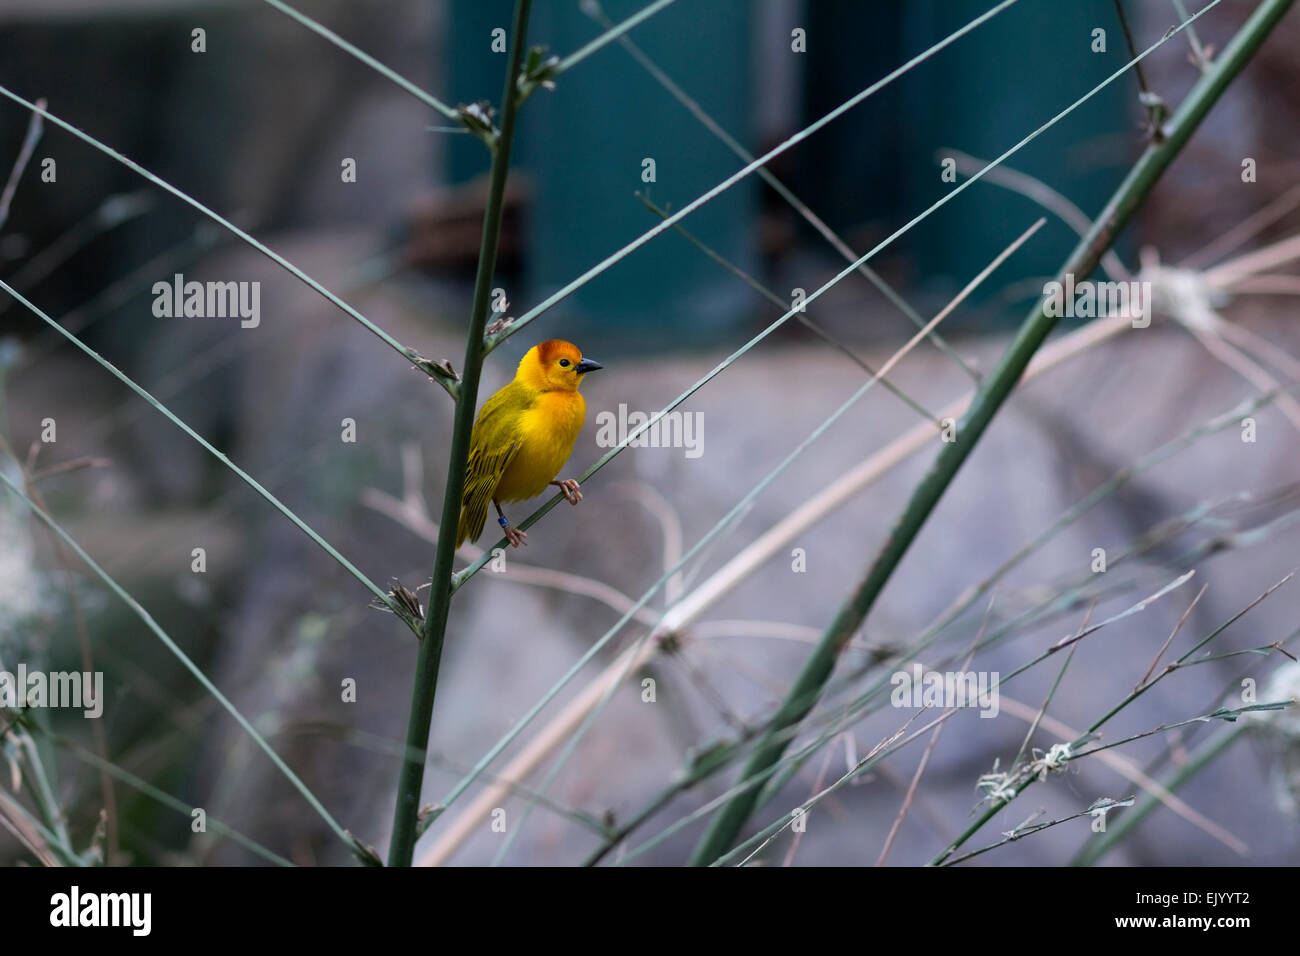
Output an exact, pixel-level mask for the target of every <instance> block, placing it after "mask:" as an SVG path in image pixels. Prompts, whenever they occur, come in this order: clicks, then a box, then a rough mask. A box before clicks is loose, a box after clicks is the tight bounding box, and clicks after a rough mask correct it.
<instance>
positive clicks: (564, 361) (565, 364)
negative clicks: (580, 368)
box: [560, 359, 569, 368]
mask: <svg viewBox="0 0 1300 956" xmlns="http://www.w3.org/2000/svg"><path fill="white" fill-rule="evenodd" d="M568 367H569V360H568V359H560V368H568Z"/></svg>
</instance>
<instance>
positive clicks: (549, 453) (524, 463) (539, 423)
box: [496, 391, 587, 501]
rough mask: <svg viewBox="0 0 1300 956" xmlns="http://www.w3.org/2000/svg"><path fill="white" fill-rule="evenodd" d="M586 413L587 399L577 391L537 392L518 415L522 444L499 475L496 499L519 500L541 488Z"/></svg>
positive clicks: (551, 476)
mask: <svg viewBox="0 0 1300 956" xmlns="http://www.w3.org/2000/svg"><path fill="white" fill-rule="evenodd" d="M586 415H587V403H586V401H584V400H583V397H582V395H581V394H580V393H578V392H565V391H553V392H542V393H541V394H540V395H538V396H537V400H536V401H535V402H534V403H533V405H532V407H531V408H529V409H528V410H527V411H526V412H524V413H523V415H522V417H521V419H520V423H519V435H520V436H521V439H522V444H521V445H520V447H519V451H518V452H516V454H515V456H514V458H513V459H511V462H510V465H509V467H507V468H506V471H505V474H504V475H502V476H501V483H500V484H499V485H497V494H496V497H497V500H498V501H523V500H524V499H526V498H535V497H537V496H538V495H540V494H541V493H542V492H544V491H545V490H546V486H547V485H548V484H550V482H552V481H554V480H555V477H556V476H557V475H558V474H559V473H560V469H561V468H563V467H564V463H565V462H566V461H568V460H569V455H571V454H572V453H573V444H574V442H576V441H577V440H578V432H580V431H582V423H583V420H584V419H585V418H586Z"/></svg>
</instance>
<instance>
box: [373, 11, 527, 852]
mask: <svg viewBox="0 0 1300 956" xmlns="http://www.w3.org/2000/svg"><path fill="white" fill-rule="evenodd" d="M530 5H531V0H517V3H516V4H515V22H514V32H513V34H512V36H511V50H510V63H509V65H508V66H507V67H506V80H505V88H504V90H503V91H502V93H501V131H500V133H498V134H497V135H496V137H495V138H494V140H493V143H492V181H491V186H490V188H489V192H488V202H487V210H486V211H485V212H484V213H483V239H482V244H481V245H480V247H479V255H478V274H477V276H476V277H475V280H474V307H473V311H472V313H471V314H470V322H469V333H468V335H467V337H466V340H465V363H464V365H463V366H462V368H463V370H464V371H463V372H462V373H461V385H460V396H459V398H458V399H457V402H456V417H455V422H454V424H453V426H452V434H451V453H450V457H449V460H448V462H447V490H446V492H445V493H444V494H443V497H442V521H441V523H440V524H439V526H438V527H439V528H440V529H441V530H440V531H439V533H438V546H437V549H436V551H435V552H434V559H433V584H432V586H431V588H430V590H429V610H428V612H427V613H426V614H425V618H424V635H423V640H421V641H420V651H419V657H418V658H417V660H416V665H415V687H414V689H413V690H412V691H411V716H410V720H409V722H408V723H407V727H406V758H405V760H403V762H402V772H401V775H400V776H399V778H398V781H397V806H396V807H395V808H394V809H393V837H392V841H391V843H390V844H389V847H388V865H389V866H410V865H411V856H412V854H413V852H414V850H415V838H416V825H417V820H416V817H417V814H418V813H419V808H420V790H421V788H422V787H423V784H424V764H425V754H426V752H427V750H428V746H429V724H430V721H431V720H432V719H433V698H434V692H435V691H436V690H437V686H438V665H439V663H440V662H441V660H442V645H443V641H444V640H445V638H446V634H447V610H448V608H449V607H450V605H451V593H452V589H451V572H452V558H453V556H454V554H455V551H456V526H457V522H458V520H459V518H460V499H461V495H462V494H463V493H464V490H465V467H466V463H467V461H468V459H469V436H470V432H471V431H472V429H473V427H474V412H475V410H476V409H475V406H476V405H477V403H478V382H479V373H480V371H481V370H482V368H483V356H484V354H485V350H484V342H483V330H484V327H485V326H486V325H487V316H488V301H489V299H490V298H491V294H492V274H493V273H494V272H495V271H496V261H497V240H498V239H499V237H500V234H501V210H502V205H503V199H504V196H505V191H506V176H507V175H508V174H509V172H510V144H511V141H512V140H513V139H514V133H515V114H516V112H517V110H518V107H519V92H518V88H517V87H516V85H515V81H516V78H517V77H518V75H519V66H520V63H522V61H523V51H524V34H525V32H526V29H527V26H528V8H529V6H530Z"/></svg>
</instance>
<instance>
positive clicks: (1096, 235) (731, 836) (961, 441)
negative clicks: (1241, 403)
mask: <svg viewBox="0 0 1300 956" xmlns="http://www.w3.org/2000/svg"><path fill="white" fill-rule="evenodd" d="M1293 2H1294V0H1263V2H1262V3H1260V5H1259V6H1258V7H1257V8H1256V9H1255V12H1254V13H1253V14H1251V17H1250V19H1249V20H1247V21H1246V23H1245V24H1243V25H1242V27H1241V29H1240V30H1239V31H1238V32H1237V34H1236V36H1234V37H1233V38H1232V40H1231V42H1230V43H1229V44H1228V45H1227V47H1226V48H1225V49H1224V51H1223V52H1222V53H1221V54H1220V55H1219V57H1218V58H1217V59H1216V60H1215V62H1214V65H1213V66H1212V68H1211V69H1210V71H1209V72H1208V73H1206V74H1205V75H1204V76H1202V78H1201V79H1200V81H1198V82H1197V84H1196V86H1194V87H1193V88H1192V90H1191V92H1189V93H1188V94H1187V98H1186V99H1185V100H1184V101H1183V103H1182V105H1181V106H1180V107H1179V109H1178V112H1177V113H1176V114H1175V115H1174V117H1173V118H1172V119H1171V120H1170V121H1169V122H1168V124H1167V125H1166V126H1165V128H1164V130H1163V133H1164V136H1163V139H1162V140H1161V141H1160V142H1153V143H1152V144H1151V145H1150V146H1149V147H1148V148H1147V150H1146V151H1145V152H1144V153H1143V154H1142V156H1141V158H1140V159H1139V160H1138V161H1137V164H1136V165H1135V166H1134V167H1133V169H1132V170H1130V172H1129V174H1128V176H1127V177H1125V179H1124V182H1123V183H1121V184H1120V186H1119V189H1118V190H1116V192H1115V194H1114V195H1113V196H1112V197H1111V199H1110V201H1109V202H1108V203H1107V204H1106V208H1105V209H1104V210H1102V212H1101V215H1099V216H1098V217H1097V218H1096V220H1095V221H1094V222H1093V224H1092V228H1091V229H1089V230H1088V233H1087V235H1085V236H1084V237H1083V239H1082V240H1081V241H1080V243H1079V245H1078V246H1077V247H1076V248H1075V250H1074V251H1073V252H1072V253H1071V254H1070V257H1069V258H1068V259H1067V260H1066V262H1065V265H1064V266H1063V268H1062V269H1061V274H1062V275H1064V274H1066V273H1072V274H1073V275H1075V276H1076V277H1077V278H1080V279H1082V278H1085V277H1086V276H1088V275H1090V274H1091V273H1092V272H1093V271H1094V270H1095V269H1096V268H1097V264H1098V262H1099V261H1100V260H1101V257H1102V254H1103V253H1105V252H1106V250H1108V249H1109V248H1110V246H1111V244H1112V243H1113V242H1114V241H1115V238H1116V237H1117V236H1118V235H1119V233H1120V232H1121V231H1122V230H1123V228H1124V226H1125V225H1126V224H1127V223H1128V221H1129V219H1130V218H1131V217H1132V215H1133V213H1134V212H1135V211H1136V209H1137V208H1138V206H1139V205H1140V204H1141V203H1142V201H1143V200H1144V199H1145V198H1146V196H1147V194H1148V193H1149V192H1150V191H1151V189H1152V188H1153V187H1154V186H1155V184H1156V182H1157V181H1158V180H1159V178H1160V176H1161V174H1162V173H1163V172H1164V171H1165V169H1166V168H1167V167H1168V166H1169V164H1170V163H1171V162H1173V160H1174V158H1175V157H1176V156H1177V155H1178V153H1179V152H1180V151H1181V150H1182V148H1183V147H1184V146H1185V145H1186V144H1187V141H1188V140H1189V139H1190V138H1191V136H1192V133H1193V132H1195V130H1196V128H1197V127H1198V126H1199V125H1200V123H1201V120H1203V119H1204V118H1205V115H1206V114H1207V113H1208V112H1209V111H1210V107H1212V106H1213V105H1214V103H1215V102H1216V101H1217V100H1218V98H1219V96H1220V95H1221V94H1222V93H1223V91H1224V90H1225V89H1227V87H1228V84H1229V83H1231V82H1232V80H1233V78H1234V77H1235V76H1236V75H1237V74H1238V73H1239V72H1240V71H1241V69H1242V68H1243V67H1244V66H1245V65H1246V64H1247V63H1248V62H1250V59H1251V57H1252V56H1253V55H1254V53H1255V51H1256V50H1257V49H1258V48H1259V46H1260V44H1262V43H1263V42H1264V40H1265V38H1267V37H1268V35H1269V33H1270V32H1271V31H1272V29H1273V27H1274V25H1275V24H1276V23H1277V21H1278V20H1280V19H1281V18H1282V15H1283V14H1285V13H1286V11H1287V10H1288V9H1290V7H1291V4H1292V3H1293ZM1055 324H1056V319H1055V318H1052V317H1050V316H1048V315H1047V314H1046V313H1045V312H1044V311H1043V308H1042V303H1039V305H1038V306H1036V307H1035V309H1034V311H1033V312H1031V313H1030V314H1029V317H1028V318H1027V319H1026V320H1025V322H1024V324H1023V325H1022V326H1021V327H1020V331H1019V332H1018V333H1017V335H1016V337H1015V340H1014V341H1013V342H1012V343H1011V345H1010V346H1009V347H1008V348H1007V351H1006V352H1005V354H1003V356H1002V358H1001V359H1000V360H999V362H998V364H997V367H996V368H994V369H993V371H992V372H991V373H990V374H989V376H988V377H987V378H986V379H985V380H984V384H983V385H982V386H981V387H980V389H979V391H978V392H977V393H976V395H975V398H974V399H973V400H972V401H971V404H970V407H969V409H968V410H967V412H966V415H965V417H964V418H963V419H962V421H961V423H960V424H959V425H958V427H957V441H954V442H952V443H950V444H945V445H944V446H943V448H942V450H941V451H940V452H939V456H938V458H937V459H936V460H935V463H934V465H932V466H931V468H930V470H929V472H927V473H926V475H925V477H924V478H922V479H921V482H920V484H918V485H917V486H916V488H915V490H914V491H913V492H912V497H911V499H910V500H909V501H908V503H907V506H906V507H905V508H904V510H903V514H902V515H901V516H900V517H899V519H898V521H897V522H896V523H895V525H894V527H893V529H892V530H891V531H890V534H889V538H888V540H887V541H886V542H885V545H884V547H883V548H882V549H881V551H880V553H879V554H878V555H877V557H876V560H875V562H874V563H873V564H872V565H871V567H870V569H869V570H868V571H867V574H866V576H865V577H864V578H863V579H862V581H861V582H859V584H858V586H857V587H856V588H855V589H854V591H853V593H852V594H851V595H850V596H849V598H848V600H846V601H845V602H844V604H843V605H842V606H841V607H840V609H839V611H838V612H837V613H836V615H835V618H834V619H833V620H832V621H831V623H830V626H829V627H828V628H827V629H826V632H825V634H823V635H822V637H821V639H820V640H819V641H818V643H817V646H816V647H815V648H814V649H813V652H812V654H811V655H810V656H809V657H808V660H807V661H806V662H805V663H804V667H803V669H802V670H801V671H800V672H799V675H798V677H796V678H795V682H794V684H793V686H791V688H790V690H789V692H788V693H787V694H786V697H785V700H784V701H783V702H782V703H781V706H780V708H779V709H778V710H777V712H776V715H775V716H774V717H773V718H772V722H771V724H770V727H769V730H768V732H767V734H766V735H765V736H764V738H763V740H762V741H760V742H759V744H758V746H757V747H756V748H755V750H754V753H753V755H752V756H751V757H750V760H749V762H748V763H747V764H746V765H745V769H744V770H743V771H742V773H741V777H740V779H741V781H742V782H746V783H748V784H749V785H747V786H745V787H744V789H743V790H741V791H740V792H739V793H737V794H736V795H735V796H734V797H732V798H731V799H730V800H729V801H728V802H727V803H725V804H724V805H723V806H722V808H721V809H720V810H719V811H718V814H717V816H715V817H714V818H713V821H712V822H711V824H710V825H709V828H708V830H707V831H705V833H704V835H703V837H701V838H700V842H699V843H698V844H697V845H696V847H695V850H694V851H693V852H692V854H691V857H690V863H691V865H692V866H707V865H709V864H710V863H712V862H713V861H714V860H716V859H717V858H718V857H720V856H722V855H723V854H724V853H726V852H727V850H729V849H730V848H731V846H732V844H733V843H734V842H735V840H736V837H737V836H738V835H739V833H740V830H741V828H742V827H743V826H744V825H745V823H746V821H747V820H748V819H749V817H750V816H751V815H752V814H753V812H754V810H755V809H756V808H757V805H758V800H759V788H758V784H759V783H760V782H761V781H762V780H763V779H766V778H765V776H764V772H765V771H767V770H768V769H769V768H770V767H771V766H772V765H773V764H774V763H776V762H777V761H778V760H779V759H780V758H781V755H782V754H783V753H784V752H785V749H786V747H787V746H788V745H789V742H790V741H791V740H792V739H793V737H794V734H793V730H794V728H795V727H797V726H798V724H800V723H801V722H802V721H803V719H804V717H806V716H807V715H808V713H809V711H811V710H812V708H813V707H814V705H815V704H816V703H817V699H818V698H819V697H820V695H821V692H822V689H823V688H824V687H825V685H826V682H827V680H829V678H830V676H831V672H832V671H833V670H834V668H835V662H836V660H837V659H838V658H839V654H840V651H842V650H843V649H844V647H845V646H847V645H848V643H849V641H850V639H851V638H852V637H853V635H854V634H855V633H856V632H857V630H858V628H859V627H861V626H862V622H863V621H864V620H865V619H866V617H867V614H868V613H869V612H870V611H871V608H872V606H873V605H874V604H875V601H876V598H877V597H879V595H880V592H881V591H882V590H884V587H885V585H886V584H887V583H888V582H889V578H890V576H891V575H892V574H893V572H894V569H895V568H896V567H897V566H898V564H899V562H900V561H901V560H902V559H903V555H904V554H906V553H907V549H908V548H909V547H910V546H911V544H912V541H913V540H914V539H915V538H916V536H917V534H919V533H920V530H921V528H922V526H923V525H924V524H925V522H926V519H927V518H929V516H930V512H931V511H933V510H934V507H935V506H936V505H937V504H938V503H939V499H940V498H941V497H942V496H943V493H944V491H946V490H947V488H948V486H949V485H950V484H951V483H952V482H953V480H954V479H955V478H956V476H957V471H958V469H960V468H961V465H962V463H963V462H965V460H966V457H967V455H969V454H970V452H971V450H972V449H973V448H974V447H975V444H976V443H977V442H978V441H979V439H980V437H981V436H982V435H983V434H984V430H985V429H986V428H988V426H989V423H990V422H991V421H992V420H993V416H994V415H995V414H996V413H997V411H998V409H999V408H1000V407H1001V406H1002V403H1003V402H1004V401H1005V400H1006V398H1007V396H1008V395H1009V394H1010V393H1011V390H1012V389H1013V388H1014V387H1015V385H1016V383H1017V382H1018V381H1019V380H1020V376H1021V375H1022V374H1023V373H1024V371H1025V368H1026V366H1028V365H1029V362H1030V360H1031V359H1032V358H1033V357H1034V353H1035V352H1037V351H1038V348H1039V346H1040V345H1042V343H1043V340H1044V339H1046V338H1047V335H1048V333H1050V332H1051V331H1052V327H1053V326H1054V325H1055Z"/></svg>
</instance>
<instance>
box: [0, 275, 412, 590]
mask: <svg viewBox="0 0 1300 956" xmlns="http://www.w3.org/2000/svg"><path fill="white" fill-rule="evenodd" d="M0 289H2V290H4V291H5V292H8V293H9V294H10V295H11V296H13V297H14V298H15V299H16V300H17V301H18V302H19V303H21V304H22V305H24V306H26V307H27V309H28V310H29V311H31V312H32V314H34V315H35V316H37V317H38V318H39V319H41V320H42V321H43V322H45V324H46V325H48V326H50V328H52V329H54V330H55V331H57V332H59V333H60V334H61V335H62V336H63V337H64V338H66V339H67V340H68V341H69V342H71V343H72V344H73V345H75V346H76V347H77V348H79V349H81V351H83V352H85V353H86V354H87V355H89V356H90V357H91V358H92V359H94V360H95V361H96V362H98V363H99V364H100V365H102V366H103V367H104V368H106V369H107V370H108V371H109V372H110V373H111V374H112V375H113V377H114V378H116V379H117V380H118V381H120V382H121V383H122V384H124V385H125V386H126V387H127V388H129V389H131V391H133V392H135V393H136V394H137V395H139V396H140V397H141V398H143V399H144V400H145V401H146V402H148V403H149V404H150V405H152V406H153V407H154V408H156V409H157V410H158V411H160V412H161V413H162V414H163V415H165V416H167V418H168V419H169V420H170V421H171V422H172V424H174V425H176V427H177V428H179V429H180V430H181V431H183V432H185V434H187V435H189V436H190V437H191V438H193V439H194V440H195V441H196V442H198V443H199V444H200V445H201V446H203V448H204V449H205V450H206V451H207V452H209V453H210V454H211V455H212V456H213V457H214V458H216V459H217V461H219V462H221V463H222V464H223V465H225V466H226V467H227V468H229V469H230V470H231V471H233V472H234V473H235V474H236V475H238V476H239V478H240V479H242V480H243V482H244V483H245V484H246V485H248V487H250V488H252V489H253V490H254V491H256V492H257V493H258V494H259V495H261V496H262V497H263V498H265V499H266V500H267V501H269V502H270V503H271V504H272V505H273V506H274V507H275V509H276V510H277V511H279V512H280V514H282V515H284V516H285V517H286V518H288V519H289V520H290V521H292V522H293V523H294V524H295V525H296V526H297V528H298V530H299V531H301V532H302V533H303V534H305V535H307V537H309V538H311V539H312V540H313V541H315V542H316V544H317V545H319V546H320V548H321V550H323V551H324V552H325V553H326V554H328V555H329V556H330V557H331V558H333V559H334V560H335V561H337V562H338V563H339V565H340V566H342V568H343V569H344V570H345V571H347V572H348V573H349V574H351V575H352V576H353V577H354V578H356V579H357V580H358V581H360V582H361V583H362V584H363V585H365V586H366V588H368V589H369V590H370V592H371V593H372V594H374V595H375V596H376V597H377V598H379V599H380V600H381V601H383V602H384V603H385V604H387V603H388V596H387V595H386V594H385V593H384V591H383V590H381V589H380V587H379V586H378V585H377V584H375V583H374V582H373V581H371V580H370V579H369V578H368V577H366V576H365V575H364V574H363V573H362V572H361V571H360V569H358V568H357V567H356V565H354V564H353V563H352V562H351V561H349V560H348V559H347V558H345V557H344V556H343V555H342V554H341V553H339V551H338V550H337V549H336V548H335V547H334V546H333V545H331V544H330V543H329V542H328V541H326V540H325V539H324V538H322V537H321V536H320V535H319V534H317V533H316V532H315V531H314V530H313V529H312V528H311V527H310V526H309V525H308V524H307V523H306V522H305V521H303V520H302V519H301V518H299V517H298V516H297V515H296V514H294V513H293V512H292V511H291V510H289V506H288V505H286V504H284V502H282V501H281V500H280V499H279V498H277V497H276V496H275V495H273V494H271V493H270V492H269V491H267V490H266V489H265V488H263V487H262V485H261V484H259V483H258V481H257V479H255V478H254V477H253V476H252V475H250V474H249V473H248V472H246V471H244V469H242V468H240V467H239V466H238V465H236V464H235V463H234V462H233V461H231V460H230V459H229V458H227V457H226V454H225V452H222V451H219V450H218V449H217V448H216V447H215V446H214V445H212V443H211V442H209V441H208V440H207V439H206V438H204V437H203V436H202V435H200V434H199V433H198V432H196V431H195V430H194V429H193V428H191V427H190V426H189V425H187V424H185V422H183V421H181V420H180V419H179V418H178V417H177V416H176V414H175V413H174V412H172V410H171V409H170V408H168V407H167V406H166V405H164V404H163V403H162V402H160V401H158V399H156V398H154V397H153V396H152V395H150V394H149V393H148V392H147V391H145V390H144V389H143V388H141V387H140V386H139V385H137V384H136V383H135V382H134V381H133V380H132V379H131V378H130V377H129V376H127V375H126V374H125V373H123V372H121V371H119V370H118V368H117V366H115V365H114V364H113V363H112V362H109V361H107V360H106V359H105V358H104V357H103V356H101V355H100V354H99V353H98V352H96V351H95V350H94V349H92V348H91V347H90V346H88V345H86V344H85V343H84V342H82V341H81V339H79V338H77V337H76V336H75V335H73V334H72V333H71V332H69V331H68V330H67V329H65V328H64V327H63V326H61V325H59V323H57V322H55V321H54V320H53V319H52V318H50V317H49V316H48V315H46V314H45V313H44V312H42V311H41V310H40V309H39V308H37V307H36V306H35V305H33V304H32V303H31V302H29V301H28V300H27V299H26V298H24V297H23V296H22V295H21V294H20V293H19V292H17V291H16V290H15V289H14V288H13V287H12V286H10V285H9V284H8V283H7V282H5V281H4V280H0Z"/></svg>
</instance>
